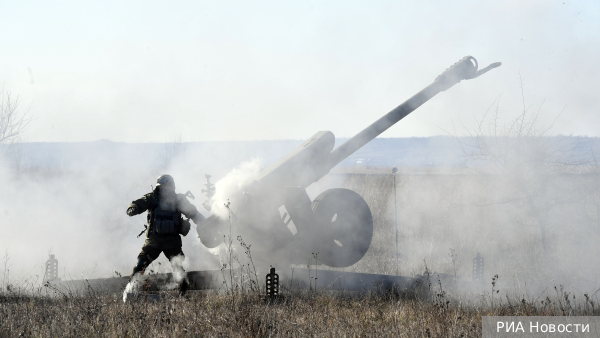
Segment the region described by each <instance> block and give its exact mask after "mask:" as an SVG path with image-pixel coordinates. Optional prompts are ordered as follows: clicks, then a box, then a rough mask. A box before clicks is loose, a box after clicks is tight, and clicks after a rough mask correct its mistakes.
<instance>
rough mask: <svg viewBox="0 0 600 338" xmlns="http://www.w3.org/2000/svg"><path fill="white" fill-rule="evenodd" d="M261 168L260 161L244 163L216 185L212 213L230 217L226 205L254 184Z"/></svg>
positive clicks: (254, 160)
mask: <svg viewBox="0 0 600 338" xmlns="http://www.w3.org/2000/svg"><path fill="white" fill-rule="evenodd" d="M260 170H261V166H260V161H259V160H258V159H253V160H251V161H247V162H243V163H242V164H240V165H239V166H238V167H237V168H235V169H233V170H232V171H230V172H229V173H228V174H227V175H225V177H223V178H222V179H220V180H219V181H217V182H216V183H215V195H214V196H213V201H212V203H211V212H212V213H213V214H216V215H218V216H219V217H221V218H227V217H228V210H227V207H225V205H226V204H227V202H228V201H229V202H231V200H232V199H235V198H236V197H238V196H239V194H240V193H241V192H243V188H244V187H245V186H247V185H248V184H250V183H252V182H253V181H254V180H255V179H256V178H257V177H258V174H259V173H260Z"/></svg>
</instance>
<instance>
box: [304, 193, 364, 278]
mask: <svg viewBox="0 0 600 338" xmlns="http://www.w3.org/2000/svg"><path fill="white" fill-rule="evenodd" d="M311 209H312V212H313V214H314V215H315V219H316V220H317V222H318V224H317V231H316V235H317V236H315V237H314V241H315V243H316V250H317V251H318V252H319V256H318V257H319V260H320V261H321V262H322V263H323V264H325V265H328V266H331V267H347V266H351V265H353V264H355V263H356V262H358V261H359V260H360V259H361V258H363V256H364V255H365V254H366V253H367V250H369V247H370V246H371V239H372V238H373V216H372V215H371V210H370V209H369V205H368V204H367V202H366V201H365V200H364V199H363V198H362V197H361V196H360V195H359V194H357V193H356V192H354V191H352V190H348V189H343V188H336V189H330V190H327V191H325V192H323V193H321V194H320V195H319V196H317V198H315V199H314V201H313V202H312V205H311ZM334 217H335V219H334ZM336 240H337V242H338V243H339V244H338V243H336ZM340 244H341V246H340Z"/></svg>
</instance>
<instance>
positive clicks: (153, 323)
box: [0, 292, 600, 337]
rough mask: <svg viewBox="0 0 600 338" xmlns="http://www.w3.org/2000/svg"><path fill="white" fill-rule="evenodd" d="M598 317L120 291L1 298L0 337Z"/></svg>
mask: <svg viewBox="0 0 600 338" xmlns="http://www.w3.org/2000/svg"><path fill="white" fill-rule="evenodd" d="M565 314H567V315H600V311H598V309H597V308H596V307H595V305H594V304H593V303H592V302H590V301H589V300H587V301H586V302H583V303H579V304H578V305H575V303H574V301H569V300H567V301H566V302H565V300H564V299H563V300H562V301H561V300H560V299H556V300H554V301H553V300H550V299H548V300H544V301H542V302H535V303H534V302H529V301H525V300H521V301H518V300H516V301H515V302H512V303H509V302H508V301H506V302H504V304H503V305H502V306H496V307H492V306H490V305H489V304H488V303H486V302H481V301H477V302H466V301H463V302H458V301H457V300H450V299H447V298H445V297H444V296H443V295H442V296H437V297H435V299H429V300H424V299H410V298H405V297H398V296H397V295H392V294H365V295H350V294H327V293H324V292H318V293H309V292H292V293H288V294H287V295H286V298H285V299H284V300H283V301H282V302H280V303H277V304H265V303H264V302H263V301H261V300H260V299H259V297H258V295H256V294H244V295H240V294H238V295H237V296H236V298H235V303H232V297H231V296H230V295H223V294H221V295H219V294H216V293H213V292H209V293H193V294H188V296H187V297H178V296H170V295H166V297H164V298H163V299H161V300H159V301H146V300H136V301H131V302H128V303H126V304H124V303H123V302H122V301H121V299H120V298H119V297H117V296H114V295H113V296H110V295H98V294H90V295H88V296H85V297H53V298H46V297H30V296H24V295H20V296H19V295H15V294H9V295H6V294H5V295H4V296H0V336H2V337H17V336H27V337H30V336H35V337H54V336H76V337H87V336H106V337H171V336H175V335H181V336H209V337H214V336H227V337H240V336H243V337H250V336H261V337H262V336H289V337H297V336H327V337H331V336H339V337H355V336H394V337H479V336H481V316H494V315H496V316H497V315H499V316H507V315H537V316H548V315H565Z"/></svg>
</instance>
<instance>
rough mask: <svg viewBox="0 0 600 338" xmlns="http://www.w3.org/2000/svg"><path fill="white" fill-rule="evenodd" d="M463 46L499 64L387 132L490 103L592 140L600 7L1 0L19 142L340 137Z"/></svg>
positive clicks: (462, 128) (415, 133)
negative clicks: (22, 119)
mask: <svg viewBox="0 0 600 338" xmlns="http://www.w3.org/2000/svg"><path fill="white" fill-rule="evenodd" d="M466 55H472V56H474V57H475V58H476V59H477V60H478V61H479V63H480V65H481V66H486V65H488V64H489V63H492V62H496V61H500V62H502V63H503V65H502V67H500V68H498V69H495V70H493V71H491V72H489V73H487V74H485V75H484V76H482V77H480V78H478V79H475V80H471V81H464V82H462V83H460V84H458V85H456V86H455V87H453V88H451V89H450V90H448V91H446V92H443V93H440V94H439V95H438V96H437V97H435V98H433V99H432V100H431V101H430V102H428V103H426V104H425V105H424V106H423V107H421V108H420V109H418V110H417V111H415V112H414V113H412V114H411V115H410V116H408V117H407V118H405V119H404V120H402V121H401V122H399V123H398V124H397V125H395V126H394V127H392V128H390V129H389V130H388V131H386V132H385V133H383V134H382V137H425V136H433V135H445V134H447V133H449V132H453V130H454V126H459V127H458V129H457V131H456V132H457V133H458V134H466V133H467V132H468V131H469V130H472V129H473V128H475V126H476V124H477V120H478V119H481V117H482V116H483V114H484V113H485V111H486V110H487V109H488V107H490V106H491V105H492V104H494V102H496V101H497V100H498V102H499V110H500V116H501V118H503V119H505V120H510V119H511V118H514V117H515V116H517V115H518V114H519V113H520V112H521V111H522V110H523V104H524V103H523V102H525V107H527V108H528V109H531V111H536V112H537V111H539V120H538V121H539V123H540V124H542V125H550V124H551V123H552V122H553V121H554V120H555V119H556V123H555V124H554V127H553V129H552V133H555V134H565V135H577V136H594V137H600V128H598V126H599V125H600V115H599V114H598V113H599V112H600V98H599V95H598V94H599V90H598V88H599V87H598V84H597V79H598V78H599V75H600V72H599V70H600V65H599V64H598V61H597V60H598V57H599V55H600V2H598V1H583V0H582V1H568V0H564V1H562V0H559V1H555V0H506V1H464V0H458V1H368V2H367V1H361V2H359V1H327V2H323V1H296V2H292V1H260V2H259V1H256V2H246V1H177V2H164V1H102V2H100V1H94V2H92V1H54V2H42V1H39V2H33V1H3V2H0V86H1V87H2V88H3V90H4V92H5V93H6V92H10V93H11V94H12V96H13V97H17V96H18V98H19V102H20V106H19V109H20V111H21V112H22V113H27V114H29V116H31V117H32V118H33V119H32V121H31V123H30V124H29V125H28V126H27V130H26V133H25V135H24V136H25V137H24V139H25V140H26V141H29V142H78V141H95V140H100V139H109V140H112V141H120V142H165V141H169V140H173V139H174V138H178V137H181V138H183V139H184V140H185V141H219V140H260V139H308V138H309V137H310V136H312V135H313V134H314V133H316V132H317V131H320V130H331V131H332V132H333V133H334V134H335V135H336V136H337V137H350V136H352V135H354V134H356V133H357V132H359V131H360V130H362V129H363V128H365V127H366V126H367V125H369V124H370V123H372V122H373V121H375V120H376V119H377V118H379V117H380V116H382V115H383V114H385V113H387V112H388V111H389V110H391V109H393V108H394V107H396V106H397V105H399V104H400V103H402V102H403V101H404V100H406V99H408V98H409V97H411V96H412V95H414V94H415V93H416V92H418V91H419V90H420V89H422V88H423V87H425V86H427V85H428V84H430V83H431V82H432V81H433V80H434V79H435V77H436V76H437V75H439V74H440V73H441V72H442V71H444V70H445V69H446V68H447V67H449V66H450V65H451V64H453V63H454V62H456V61H458V60H459V59H460V58H462V57H463V56H466ZM561 112H562V113H561ZM559 114H560V116H559ZM557 116H558V119H557Z"/></svg>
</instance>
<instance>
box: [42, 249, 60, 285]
mask: <svg viewBox="0 0 600 338" xmlns="http://www.w3.org/2000/svg"><path fill="white" fill-rule="evenodd" d="M54 281H60V278H58V259H56V257H54V255H50V258H49V259H48V260H47V261H46V271H45V272H44V283H46V282H54Z"/></svg>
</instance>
